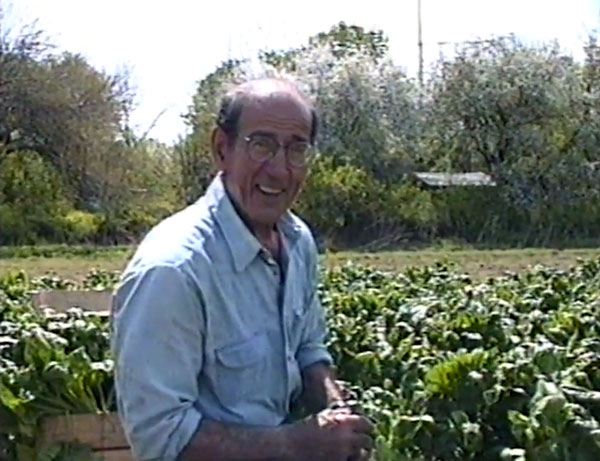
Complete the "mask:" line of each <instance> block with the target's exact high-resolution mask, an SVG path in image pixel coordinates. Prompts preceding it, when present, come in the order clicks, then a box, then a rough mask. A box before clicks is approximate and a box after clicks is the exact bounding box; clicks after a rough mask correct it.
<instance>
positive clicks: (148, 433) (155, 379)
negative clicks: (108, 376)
mask: <svg viewBox="0 0 600 461" xmlns="http://www.w3.org/2000/svg"><path fill="white" fill-rule="evenodd" d="M113 306H114V307H113V318H112V322H113V325H112V327H113V336H112V338H111V341H112V348H113V353H114V357H115V386H116V391H117V402H118V410H119V416H120V418H121V422H122V425H123V429H124V431H125V434H126V436H127V439H128V441H129V443H130V445H131V448H132V451H133V454H134V456H135V457H136V459H140V460H142V461H150V460H161V461H171V460H176V459H177V458H178V456H179V454H180V453H181V451H182V450H183V449H184V448H185V446H186V445H187V444H188V443H189V442H190V440H191V438H192V437H193V435H194V433H195V432H196V430H197V428H198V426H199V424H200V421H201V419H202V415H201V414H200V412H199V411H198V410H197V409H196V407H195V406H194V404H195V402H196V400H197V398H198V381H197V376H198V374H199V373H200V371H201V369H202V365H203V363H202V362H203V350H202V347H203V331H204V322H203V310H202V300H201V295H200V294H199V293H198V292H197V289H195V288H194V287H193V286H192V285H191V284H190V283H189V281H188V280H187V279H186V278H185V275H184V274H183V273H182V272H181V271H180V269H179V268H178V267H173V266H158V267H152V268H148V269H145V270H143V271H138V272H136V273H135V274H133V275H130V276H128V277H126V278H125V279H124V281H123V283H122V284H121V285H120V287H119V288H118V290H117V292H116V293H115V299H114V303H113Z"/></svg>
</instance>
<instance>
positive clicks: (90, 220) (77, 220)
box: [63, 210, 102, 242]
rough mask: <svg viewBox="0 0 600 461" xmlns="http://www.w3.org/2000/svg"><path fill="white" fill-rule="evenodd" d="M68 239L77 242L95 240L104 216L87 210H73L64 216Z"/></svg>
mask: <svg viewBox="0 0 600 461" xmlns="http://www.w3.org/2000/svg"><path fill="white" fill-rule="evenodd" d="M63 222H64V226H65V229H66V231H67V235H68V237H67V238H68V239H69V240H72V241H75V242H85V241H90V240H93V238H94V237H96V235H97V234H98V232H99V230H100V226H101V225H102V218H101V217H100V216H98V215H95V214H92V213H87V212H85V211H77V210H75V211H71V212H70V213H68V214H67V215H66V216H65V217H64V221H63Z"/></svg>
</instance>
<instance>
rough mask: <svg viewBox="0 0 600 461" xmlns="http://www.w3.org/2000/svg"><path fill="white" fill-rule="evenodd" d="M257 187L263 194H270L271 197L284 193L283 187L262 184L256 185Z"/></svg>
mask: <svg viewBox="0 0 600 461" xmlns="http://www.w3.org/2000/svg"><path fill="white" fill-rule="evenodd" d="M256 187H257V188H258V190H259V191H261V192H262V193H263V194H265V195H269V196H271V197H275V196H277V195H280V194H282V193H283V192H284V190H283V189H277V188H274V187H268V186H262V185H260V184H259V185H258V186H256Z"/></svg>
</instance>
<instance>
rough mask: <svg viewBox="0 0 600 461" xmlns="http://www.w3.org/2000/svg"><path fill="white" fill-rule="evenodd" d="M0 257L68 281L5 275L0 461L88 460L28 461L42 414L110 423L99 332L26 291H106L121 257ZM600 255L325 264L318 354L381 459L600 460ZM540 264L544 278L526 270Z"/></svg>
mask: <svg viewBox="0 0 600 461" xmlns="http://www.w3.org/2000/svg"><path fill="white" fill-rule="evenodd" d="M2 251H4V253H2ZM10 251H13V250H10ZM10 251H9V250H0V254H2V256H3V260H2V262H3V263H5V266H4V270H6V269H8V267H9V264H12V265H16V266H14V268H21V269H23V268H26V269H27V270H28V271H31V273H32V274H37V275H40V274H42V273H44V272H45V271H46V270H53V271H57V270H58V269H59V268H60V270H64V271H67V272H64V275H67V276H69V278H70V279H75V280H66V279H62V278H60V277H27V276H26V275H25V274H24V273H12V274H10V275H4V276H2V275H0V423H2V424H0V459H6V460H9V461H35V460H38V459H47V460H52V461H89V460H90V459H91V458H90V456H89V452H86V448H85V447H73V446H62V447H58V446H57V447H53V448H52V452H51V453H50V452H43V453H36V451H35V450H36V448H35V447H36V438H35V434H36V427H37V424H39V422H40V421H41V420H42V418H44V417H46V416H49V415H56V414H66V413H96V412H114V411H115V399H114V397H115V396H114V392H113V381H112V380H113V376H112V370H113V363H112V359H111V355H110V351H109V347H108V345H109V326H108V322H107V319H106V318H105V317H102V316H96V315H93V314H85V313H83V312H82V311H80V310H78V309H73V310H70V311H68V312H67V313H65V314H56V313H53V312H44V313H39V312H36V311H35V310H33V309H32V307H31V299H30V292H31V291H32V290H39V289H71V288H82V289H95V288H100V287H102V288H106V287H112V286H114V285H115V283H116V282H117V276H118V273H112V272H105V271H104V270H103V269H117V270H118V269H120V268H122V266H123V264H124V261H125V260H126V259H127V256H128V254H130V251H131V249H128V248H121V249H117V250H111V251H105V252H104V253H102V252H94V251H88V250H85V249H77V248H71V249H69V250H65V249H55V248H46V249H41V250H40V249H38V250H36V252H37V253H38V254H37V255H36V256H34V255H32V252H31V251H30V250H23V251H20V252H18V253H19V254H20V256H21V257H17V256H18V254H16V253H14V251H13V253H10ZM598 253H599V252H598V251H596V250H565V251H559V252H553V251H551V250H521V251H517V250H514V251H502V252H500V251H498V252H492V251H488V252H485V251H474V250H459V251H442V250H431V251H429V252H414V253H411V252H393V253H378V254H358V253H340V254H335V255H328V256H327V257H326V263H327V264H326V265H327V266H328V267H325V268H324V270H323V279H322V280H323V283H322V285H321V287H320V298H321V300H322V302H323V305H324V307H325V310H326V312H327V320H328V324H329V328H330V336H329V339H328V347H329V349H330V351H331V352H332V354H333V355H334V358H335V362H336V364H337V366H338V371H339V376H340V378H342V379H343V380H344V381H346V382H347V383H348V385H349V386H350V389H351V391H352V393H353V394H354V399H355V400H356V402H355V403H356V405H357V406H358V407H359V408H360V411H363V412H365V413H366V414H368V415H369V416H370V417H371V418H372V419H373V420H374V421H375V422H376V427H377V431H376V455H375V460H376V461H409V460H410V461H464V460H471V461H495V460H497V461H529V460H535V461H572V460H577V461H597V460H598V459H600V340H599V339H598V338H600V255H599V254H598ZM9 256H10V257H9ZM578 258H584V259H585V260H584V261H579V262H578V261H577V260H578ZM444 259H446V260H448V261H451V262H452V263H453V264H455V266H453V265H448V264H443V263H442V264H440V263H437V262H438V261H441V260H444ZM349 261H352V264H347V263H348V262H349ZM57 262H60V264H57ZM69 262H71V263H72V265H71V266H69ZM73 263H75V264H76V265H77V266H76V267H77V272H75V271H74V269H73V268H74V267H75V264H73ZM540 263H543V264H545V265H547V266H554V267H553V268H549V267H541V266H538V267H535V268H532V269H525V267H527V266H535V265H537V264H540ZM365 264H369V265H372V266H377V267H378V268H382V269H394V270H393V271H391V272H384V271H381V270H379V269H376V268H372V267H371V268H370V267H367V266H366V265H365ZM410 266H413V267H410ZM11 267H13V266H11ZM91 267H99V268H101V270H96V271H93V272H91V273H90V272H89V268H91ZM505 270H509V271H511V273H510V274H505V275H500V274H502V273H503V272H505ZM86 271H87V273H86ZM464 272H472V273H473V277H471V276H469V275H465V274H464ZM297 416H301V414H299V415H297ZM74 450H77V452H75V451H74ZM75 453H77V454H75Z"/></svg>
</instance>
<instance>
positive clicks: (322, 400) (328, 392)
mask: <svg viewBox="0 0 600 461" xmlns="http://www.w3.org/2000/svg"><path fill="white" fill-rule="evenodd" d="M302 381H303V385H304V391H303V393H302V401H303V403H304V406H305V407H306V409H307V410H308V411H309V412H310V413H318V412H319V411H321V410H323V409H325V408H327V407H328V406H329V405H330V404H331V403H333V402H338V401H342V400H344V391H343V389H342V388H341V387H340V386H339V385H338V384H337V383H336V380H335V373H334V372H333V370H332V369H331V368H330V367H329V366H328V365H326V364H325V363H322V362H319V363H315V364H314V365H311V366H309V367H307V368H306V370H304V371H303V372H302Z"/></svg>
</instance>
